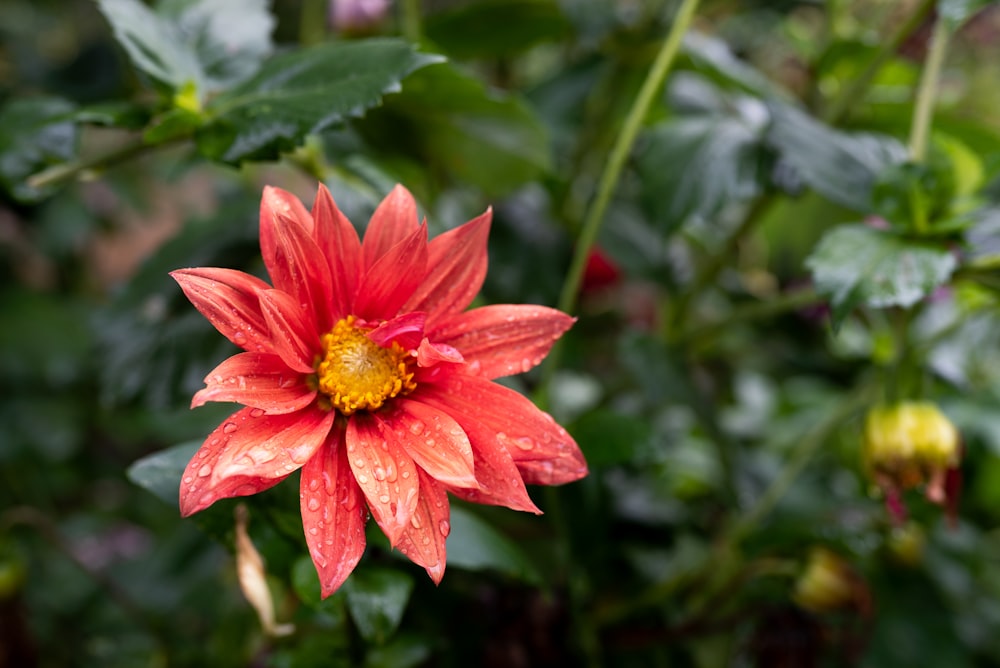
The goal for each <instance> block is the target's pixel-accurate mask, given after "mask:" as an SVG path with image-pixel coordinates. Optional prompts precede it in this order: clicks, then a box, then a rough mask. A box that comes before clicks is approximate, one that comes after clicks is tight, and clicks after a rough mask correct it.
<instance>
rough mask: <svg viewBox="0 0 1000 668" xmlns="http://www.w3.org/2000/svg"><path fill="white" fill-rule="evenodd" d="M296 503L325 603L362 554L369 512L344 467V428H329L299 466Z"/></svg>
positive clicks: (352, 479)
mask: <svg viewBox="0 0 1000 668" xmlns="http://www.w3.org/2000/svg"><path fill="white" fill-rule="evenodd" d="M299 502H300V505H301V507H302V528H303V529H304V530H305V535H306V544H307V545H308V546H309V554H310V556H311V557H312V560H313V564H314V565H315V566H316V572H317V573H319V583H320V586H321V588H322V592H323V597H324V598H326V597H327V596H329V595H330V594H332V593H333V592H335V591H337V589H338V588H339V587H340V585H342V584H343V583H344V580H346V579H347V576H349V575H350V574H351V572H352V571H353V570H354V567H355V566H357V564H358V561H360V560H361V555H362V554H363V553H364V551H365V522H366V521H367V519H368V510H367V508H366V507H365V503H364V495H363V494H362V493H361V489H360V488H359V487H358V483H357V481H356V480H355V479H354V474H353V473H352V472H351V466H350V464H348V462H347V450H346V449H345V446H344V432H343V430H342V429H332V430H331V431H330V434H329V436H327V439H326V442H325V443H324V444H323V445H322V446H321V447H320V449H319V450H318V451H316V454H315V455H313V457H312V458H311V459H310V460H309V461H307V462H306V463H305V466H303V467H302V479H301V484H300V490H299Z"/></svg>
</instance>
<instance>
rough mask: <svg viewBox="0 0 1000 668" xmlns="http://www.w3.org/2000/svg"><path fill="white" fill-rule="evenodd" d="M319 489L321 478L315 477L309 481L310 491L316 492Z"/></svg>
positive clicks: (324, 473)
mask: <svg viewBox="0 0 1000 668" xmlns="http://www.w3.org/2000/svg"><path fill="white" fill-rule="evenodd" d="M323 475H326V471H324V472H323ZM318 489H319V479H318V478H313V479H312V480H310V481H309V491H310V492H315V491H317V490H318Z"/></svg>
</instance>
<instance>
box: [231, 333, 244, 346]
mask: <svg viewBox="0 0 1000 668" xmlns="http://www.w3.org/2000/svg"><path fill="white" fill-rule="evenodd" d="M233 343H235V344H236V345H238V346H245V345H246V344H247V335H246V334H244V333H243V332H236V333H235V334H233Z"/></svg>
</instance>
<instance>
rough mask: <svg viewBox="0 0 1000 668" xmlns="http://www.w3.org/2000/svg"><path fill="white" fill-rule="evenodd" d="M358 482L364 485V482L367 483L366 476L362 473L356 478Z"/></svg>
mask: <svg viewBox="0 0 1000 668" xmlns="http://www.w3.org/2000/svg"><path fill="white" fill-rule="evenodd" d="M358 482H359V483H361V484H362V485H364V484H365V483H366V482H368V476H366V475H365V474H364V473H362V474H361V475H359V476H358Z"/></svg>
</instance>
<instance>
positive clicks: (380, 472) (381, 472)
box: [373, 466, 386, 480]
mask: <svg viewBox="0 0 1000 668" xmlns="http://www.w3.org/2000/svg"><path fill="white" fill-rule="evenodd" d="M373 473H374V474H375V479H376V480H385V477H386V476H385V469H384V468H382V467H381V466H376V467H375V470H374V471H373Z"/></svg>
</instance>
